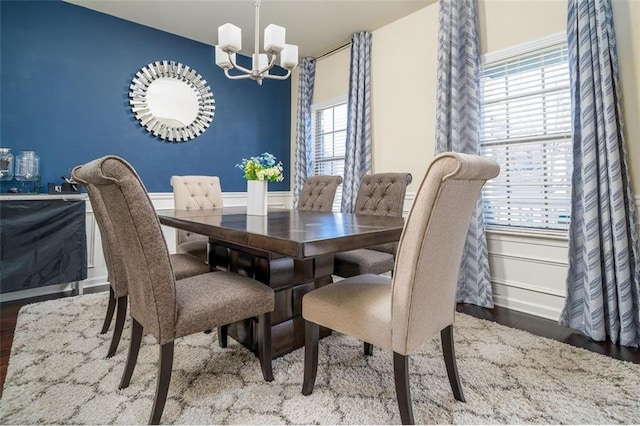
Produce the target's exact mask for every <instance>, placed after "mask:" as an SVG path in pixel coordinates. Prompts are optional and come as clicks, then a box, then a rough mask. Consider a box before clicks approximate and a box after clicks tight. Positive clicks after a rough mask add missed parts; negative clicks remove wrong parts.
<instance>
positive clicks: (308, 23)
mask: <svg viewBox="0 0 640 426" xmlns="http://www.w3.org/2000/svg"><path fill="white" fill-rule="evenodd" d="M66 1H67V2H68V3H73V4H76V5H79V6H82V7H86V8H89V9H93V10H96V11H99V12H103V13H106V14H109V15H113V16H116V17H118V18H122V19H126V20H128V21H132V22H136V23H138V24H142V25H146V26H149V27H153V28H157V29H160V30H163V31H166V32H169V33H172V34H177V35H180V36H182V37H186V38H189V39H192V40H196V41H199V42H202V43H206V44H209V45H215V44H216V43H217V40H218V26H220V25H222V24H224V23H227V22H231V23H232V24H234V25H237V26H238V27H240V28H241V29H242V51H241V52H240V53H242V54H244V55H247V56H249V55H251V54H252V53H253V50H254V0H163V1H157V0H156V1H151V0H66ZM436 1H437V0H332V1H326V0H262V4H261V6H260V28H261V30H260V33H261V34H260V37H261V42H260V44H261V45H260V49H262V33H263V31H264V28H265V27H266V26H267V25H269V24H277V25H280V26H283V27H285V28H286V29H287V37H286V38H287V39H286V42H287V43H289V44H297V45H298V46H299V55H300V57H304V56H313V57H318V56H320V55H322V54H324V53H327V52H329V51H331V50H333V49H335V48H337V47H339V46H342V45H344V44H345V43H347V42H348V41H349V40H350V38H351V34H352V33H354V32H356V31H363V30H367V31H373V30H376V29H378V28H380V27H383V26H385V25H386V24H388V23H390V22H393V21H395V20H397V19H399V18H402V17H403V16H406V15H408V14H410V13H412V12H415V11H416V10H419V9H421V8H423V7H425V6H427V5H429V4H432V3H434V2H436Z"/></svg>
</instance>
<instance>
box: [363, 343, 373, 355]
mask: <svg viewBox="0 0 640 426" xmlns="http://www.w3.org/2000/svg"><path fill="white" fill-rule="evenodd" d="M364 354H365V355H367V356H371V355H373V345H372V344H371V343H367V342H364Z"/></svg>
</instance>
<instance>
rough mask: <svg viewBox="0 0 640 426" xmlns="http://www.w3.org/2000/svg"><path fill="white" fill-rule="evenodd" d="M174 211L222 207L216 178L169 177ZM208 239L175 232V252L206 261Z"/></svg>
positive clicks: (220, 191)
mask: <svg viewBox="0 0 640 426" xmlns="http://www.w3.org/2000/svg"><path fill="white" fill-rule="evenodd" d="M171 186H172V187H173V203H174V208H175V209H176V210H207V209H215V208H221V207H222V188H221V187H220V178H218V176H171ZM207 245H208V238H207V237H205V236H204V235H200V234H196V233H193V232H189V231H185V230H182V229H177V230H176V252H177V253H188V254H192V255H194V256H197V257H199V258H201V259H202V260H204V261H205V262H207V261H208V253H207Z"/></svg>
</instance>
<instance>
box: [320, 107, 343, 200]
mask: <svg viewBox="0 0 640 426" xmlns="http://www.w3.org/2000/svg"><path fill="white" fill-rule="evenodd" d="M311 112H312V119H311V121H312V129H313V147H314V148H313V174H314V176H317V175H334V176H336V175H339V176H342V177H344V157H345V144H346V142H347V101H346V97H341V98H339V99H335V100H332V101H329V102H326V103H324V104H317V105H312V106H311ZM341 202H342V185H340V186H338V190H337V191H336V197H335V198H334V201H333V211H340V203H341Z"/></svg>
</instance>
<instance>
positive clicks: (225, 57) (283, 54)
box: [216, 0, 298, 84]
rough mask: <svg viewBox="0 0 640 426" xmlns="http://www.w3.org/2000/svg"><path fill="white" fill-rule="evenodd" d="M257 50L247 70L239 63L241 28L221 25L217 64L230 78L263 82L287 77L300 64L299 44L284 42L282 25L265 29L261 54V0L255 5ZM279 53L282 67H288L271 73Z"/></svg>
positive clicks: (217, 47) (257, 0)
mask: <svg viewBox="0 0 640 426" xmlns="http://www.w3.org/2000/svg"><path fill="white" fill-rule="evenodd" d="M254 8H255V35H256V41H255V50H254V52H253V55H252V64H251V69H247V68H245V67H243V66H241V65H238V63H237V62H236V52H238V51H239V50H241V49H242V30H241V29H240V28H238V27H236V26H235V25H233V24H229V23H227V24H224V25H221V26H219V27H218V45H217V46H216V65H218V66H219V67H220V68H222V69H223V70H224V74H225V75H226V76H227V77H228V78H230V79H231V80H239V79H243V78H251V79H253V80H255V81H257V82H258V84H262V80H263V79H265V78H270V79H273V80H286V79H287V78H289V76H290V75H291V71H293V69H294V68H295V67H296V66H298V46H296V45H293V44H285V42H284V39H285V32H286V29H285V28H284V27H281V26H279V25H274V24H270V25H269V26H267V28H265V29H264V50H265V52H267V53H258V50H259V46H260V0H256V2H255V5H254ZM278 55H279V56H280V66H281V67H282V68H284V69H285V70H287V74H285V75H277V74H269V70H270V69H271V68H273V66H274V65H275V64H276V60H277V59H278ZM232 69H235V70H238V71H240V72H241V73H240V74H233V75H232V74H230V73H229V70H232Z"/></svg>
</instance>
